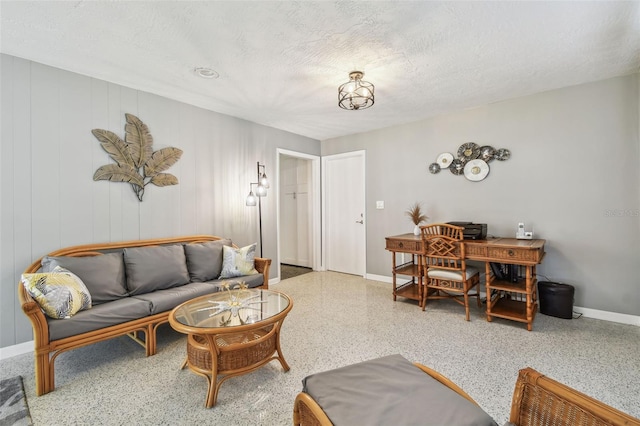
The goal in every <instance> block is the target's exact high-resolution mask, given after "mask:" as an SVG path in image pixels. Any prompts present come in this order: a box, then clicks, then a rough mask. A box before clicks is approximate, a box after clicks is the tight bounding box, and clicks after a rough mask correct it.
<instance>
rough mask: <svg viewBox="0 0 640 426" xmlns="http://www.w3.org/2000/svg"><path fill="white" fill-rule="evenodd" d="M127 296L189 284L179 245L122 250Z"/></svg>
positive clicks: (182, 252) (185, 262)
mask: <svg viewBox="0 0 640 426" xmlns="http://www.w3.org/2000/svg"><path fill="white" fill-rule="evenodd" d="M124 265H125V269H126V271H127V288H128V289H129V294H131V295H135V294H143V293H149V292H151V291H155V290H163V289H165V288H171V287H175V286H179V285H183V284H186V283H188V282H189V272H188V271H187V261H186V258H185V256H184V248H183V246H182V244H174V245H170V246H154V247H133V248H125V249H124Z"/></svg>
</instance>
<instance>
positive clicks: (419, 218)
mask: <svg viewBox="0 0 640 426" xmlns="http://www.w3.org/2000/svg"><path fill="white" fill-rule="evenodd" d="M405 213H406V214H407V216H409V217H410V218H411V222H413V224H414V225H415V226H414V227H413V233H414V235H420V232H421V231H420V224H421V223H422V222H426V221H427V219H429V216H427V215H426V214H424V213H423V212H422V204H420V203H415V204H414V205H413V206H411V208H409V210H407V211H406V212H405Z"/></svg>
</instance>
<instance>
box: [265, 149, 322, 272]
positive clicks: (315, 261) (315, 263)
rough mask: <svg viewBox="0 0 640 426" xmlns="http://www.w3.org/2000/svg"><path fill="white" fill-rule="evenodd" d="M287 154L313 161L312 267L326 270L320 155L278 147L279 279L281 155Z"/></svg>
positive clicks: (276, 185)
mask: <svg viewBox="0 0 640 426" xmlns="http://www.w3.org/2000/svg"><path fill="white" fill-rule="evenodd" d="M281 155H287V156H289V157H295V158H301V159H303V160H309V161H311V182H310V183H309V186H310V189H311V208H310V209H309V214H310V216H311V228H312V230H311V244H310V245H311V256H310V258H311V268H312V269H313V270H314V271H324V265H323V264H322V251H321V243H322V239H321V222H320V219H321V218H320V206H321V204H320V200H321V199H320V197H321V193H320V156H318V155H311V154H305V153H303V152H297V151H290V150H288V149H282V148H278V149H277V150H276V183H275V190H276V200H278V201H277V203H276V227H277V232H276V234H277V237H276V238H277V246H278V265H276V266H277V269H278V279H277V282H280V277H281V276H282V274H281V272H282V271H281V270H280V156H281Z"/></svg>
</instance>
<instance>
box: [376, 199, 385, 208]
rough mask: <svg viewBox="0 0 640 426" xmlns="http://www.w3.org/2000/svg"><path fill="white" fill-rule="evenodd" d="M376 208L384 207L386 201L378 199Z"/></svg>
mask: <svg viewBox="0 0 640 426" xmlns="http://www.w3.org/2000/svg"><path fill="white" fill-rule="evenodd" d="M376 209H384V201H376Z"/></svg>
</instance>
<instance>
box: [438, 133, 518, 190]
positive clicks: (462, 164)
mask: <svg viewBox="0 0 640 426" xmlns="http://www.w3.org/2000/svg"><path fill="white" fill-rule="evenodd" d="M457 154H458V157H457V158H454V157H453V155H452V154H451V153H449V152H443V153H440V154H439V155H438V158H436V162H435V163H431V164H430V165H429V172H431V174H434V175H435V174H436V173H439V172H440V170H442V169H449V171H450V172H451V174H453V175H456V176H459V175H464V176H465V177H466V178H467V179H468V180H470V181H472V182H479V181H481V180H484V179H485V178H486V177H487V176H488V175H489V163H490V162H491V161H493V160H498V161H505V160H508V159H509V158H510V157H511V151H509V150H508V149H506V148H500V149H496V148H494V147H492V146H491V145H483V146H480V145H478V144H477V143H475V142H465V143H463V144H462V145H460V146H459V147H458V151H457Z"/></svg>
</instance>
